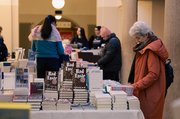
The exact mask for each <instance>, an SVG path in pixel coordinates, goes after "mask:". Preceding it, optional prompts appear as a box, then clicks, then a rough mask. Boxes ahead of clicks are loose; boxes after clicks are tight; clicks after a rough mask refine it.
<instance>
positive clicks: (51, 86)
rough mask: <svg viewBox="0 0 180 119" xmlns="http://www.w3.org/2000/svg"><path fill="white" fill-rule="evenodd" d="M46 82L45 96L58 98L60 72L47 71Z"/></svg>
mask: <svg viewBox="0 0 180 119" xmlns="http://www.w3.org/2000/svg"><path fill="white" fill-rule="evenodd" d="M44 83H45V84H44V85H45V86H44V98H55V99H58V72H57V71H47V72H46V78H45V82H44Z"/></svg>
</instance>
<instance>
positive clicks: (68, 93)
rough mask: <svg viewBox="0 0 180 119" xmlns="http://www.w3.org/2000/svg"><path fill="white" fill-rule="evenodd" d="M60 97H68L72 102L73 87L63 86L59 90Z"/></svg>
mask: <svg viewBox="0 0 180 119" xmlns="http://www.w3.org/2000/svg"><path fill="white" fill-rule="evenodd" d="M59 99H62V100H63V99H67V100H69V101H70V102H71V103H72V99H73V91H72V89H71V88H61V89H60V91H59Z"/></svg>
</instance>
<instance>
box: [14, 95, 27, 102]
mask: <svg viewBox="0 0 180 119" xmlns="http://www.w3.org/2000/svg"><path fill="white" fill-rule="evenodd" d="M27 100H28V95H14V96H13V102H16V103H27Z"/></svg>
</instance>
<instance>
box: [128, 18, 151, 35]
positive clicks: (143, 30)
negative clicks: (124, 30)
mask: <svg viewBox="0 0 180 119" xmlns="http://www.w3.org/2000/svg"><path fill="white" fill-rule="evenodd" d="M148 33H150V34H152V33H153V32H152V30H151V29H150V28H149V26H148V25H147V24H146V23H145V22H143V21H137V22H135V23H134V24H133V26H132V27H131V28H130V30H129V35H130V36H131V37H132V36H134V35H139V36H145V35H146V34H148Z"/></svg>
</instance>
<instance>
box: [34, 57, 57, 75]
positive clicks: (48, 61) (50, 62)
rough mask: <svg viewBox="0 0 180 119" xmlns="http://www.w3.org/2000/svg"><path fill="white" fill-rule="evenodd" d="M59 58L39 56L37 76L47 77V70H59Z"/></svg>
mask: <svg viewBox="0 0 180 119" xmlns="http://www.w3.org/2000/svg"><path fill="white" fill-rule="evenodd" d="M59 68H60V60H59V59H58V58H37V78H45V76H46V71H59Z"/></svg>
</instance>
